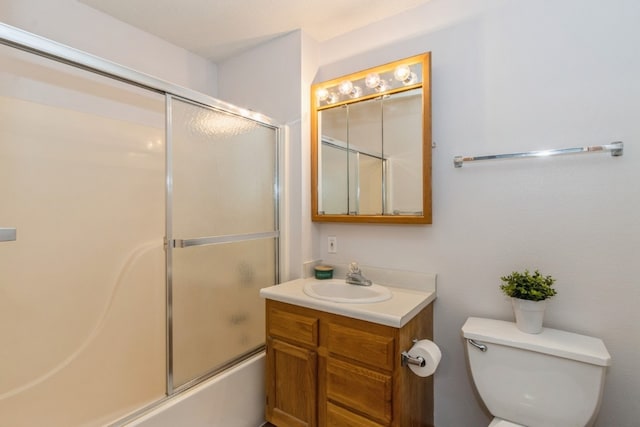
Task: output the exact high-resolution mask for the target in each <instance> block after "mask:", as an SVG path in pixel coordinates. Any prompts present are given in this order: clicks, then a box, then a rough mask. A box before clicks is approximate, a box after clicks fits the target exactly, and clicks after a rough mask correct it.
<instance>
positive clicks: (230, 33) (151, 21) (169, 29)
mask: <svg viewBox="0 0 640 427" xmlns="http://www.w3.org/2000/svg"><path fill="white" fill-rule="evenodd" d="M79 1H80V2H81V3H84V4H86V5H88V6H91V7H93V8H95V9H98V10H100V11H102V12H104V13H106V14H108V15H111V16H113V17H115V18H117V19H119V20H121V21H124V22H126V23H128V24H130V25H132V26H134V27H137V28H140V29H142V30H144V31H146V32H148V33H151V34H154V35H156V36H158V37H160V38H162V39H164V40H166V41H169V42H171V43H173V44H175V45H177V46H180V47H183V48H185V49H187V50H189V51H191V52H193V53H196V54H198V55H200V56H202V57H205V58H208V59H211V60H213V61H215V62H220V61H223V60H224V59H226V58H229V57H232V56H234V55H236V54H238V53H240V52H243V51H245V50H248V49H251V48H252V47H255V46H257V45H259V44H262V43H264V42H266V41H268V40H271V39H274V38H276V37H279V36H281V35H283V34H286V33H288V32H290V31H294V30H298V29H302V30H303V31H305V32H306V33H307V34H309V35H310V36H311V37H313V38H314V39H315V40H317V41H319V42H322V41H325V40H329V39H331V38H333V37H336V36H339V35H341V34H344V33H347V32H350V31H352V30H355V29H357V28H360V27H364V26H366V25H368V24H371V23H373V22H377V21H380V20H382V19H384V18H387V17H390V16H393V15H396V14H399V13H401V12H405V11H407V10H409V9H412V8H414V7H417V6H419V5H421V4H423V3H426V2H428V1H429V0H79Z"/></svg>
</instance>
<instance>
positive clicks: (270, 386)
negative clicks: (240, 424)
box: [266, 337, 317, 427]
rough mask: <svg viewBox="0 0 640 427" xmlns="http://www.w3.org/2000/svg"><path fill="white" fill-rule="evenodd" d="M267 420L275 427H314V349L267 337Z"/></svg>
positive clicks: (315, 367)
mask: <svg viewBox="0 0 640 427" xmlns="http://www.w3.org/2000/svg"><path fill="white" fill-rule="evenodd" d="M266 374H267V375H266V378H267V379H266V381H267V384H266V388H267V408H266V415H267V421H269V422H271V423H273V424H275V425H277V426H278V427H316V418H317V417H316V398H317V392H316V390H317V384H316V382H317V380H316V378H317V355H316V352H315V351H312V350H308V349H305V348H301V347H296V346H294V345H291V344H287V343H285V342H283V341H280V340H278V339H275V338H271V337H270V338H268V340H267V372H266Z"/></svg>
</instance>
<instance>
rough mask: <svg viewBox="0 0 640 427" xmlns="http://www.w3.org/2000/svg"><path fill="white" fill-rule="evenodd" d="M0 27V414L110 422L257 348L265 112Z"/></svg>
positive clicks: (268, 179)
mask: <svg viewBox="0 0 640 427" xmlns="http://www.w3.org/2000/svg"><path fill="white" fill-rule="evenodd" d="M0 37H1V38H2V43H3V45H0V197H1V200H2V202H1V203H0V337H1V339H2V345H1V346H0V426H11V427H21V426H35V425H46V426H49V427H56V426H64V427H69V426H98V425H105V424H109V423H112V422H114V421H115V420H118V419H122V418H123V417H126V416H127V415H129V414H135V413H137V412H138V411H139V410H141V409H144V408H149V407H151V406H153V405H154V404H156V403H158V402H161V401H163V400H165V399H167V398H168V396H171V395H174V394H177V393H179V392H181V391H183V390H186V389H188V388H189V387H191V386H192V385H194V384H197V383H199V382H201V381H202V380H203V379H206V378H208V377H210V376H212V375H214V374H215V373H217V372H219V371H221V370H223V369H225V368H227V367H229V366H232V365H233V364H234V363H236V362H237V361H239V360H242V359H243V358H246V357H249V356H251V355H253V354H255V353H256V352H259V351H261V350H262V348H263V344H264V312H263V310H264V308H263V301H262V300H261V299H260V297H259V292H258V291H259V289H260V288H262V287H265V286H271V285H273V284H275V283H277V282H278V265H279V259H278V252H279V243H278V242H279V231H278V188H279V185H278V157H279V154H278V147H279V139H280V138H281V135H282V132H281V131H280V129H279V127H278V126H277V125H276V124H275V123H273V122H272V121H271V120H270V119H268V118H266V117H264V116H259V115H257V116H249V114H248V113H244V112H242V111H241V110H240V109H238V108H236V107H233V106H231V105H228V104H224V103H222V102H220V101H217V100H214V99H212V98H209V97H206V96H204V95H202V94H199V93H196V92H192V91H189V90H187V89H184V88H180V87H177V86H173V85H171V84H169V83H166V82H163V81H160V80H156V79H154V78H152V77H149V76H146V75H143V74H139V73H136V72H134V71H132V70H128V69H125V68H123V67H119V66H117V65H115V64H112V63H109V62H108V61H104V60H101V59H99V58H95V57H92V56H90V55H87V54H83V53H80V52H78V51H75V50H73V49H70V48H66V47H64V46H62V45H58V44H56V43H54V42H50V41H47V40H44V39H40V38H38V37H35V36H32V35H30V34H29V33H24V32H22V31H19V30H16V29H13V28H11V27H8V26H4V25H2V26H0ZM16 47H18V49H16Z"/></svg>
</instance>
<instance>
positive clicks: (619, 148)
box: [453, 141, 624, 168]
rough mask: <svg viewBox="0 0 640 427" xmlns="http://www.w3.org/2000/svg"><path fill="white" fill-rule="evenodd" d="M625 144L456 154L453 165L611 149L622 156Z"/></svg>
mask: <svg viewBox="0 0 640 427" xmlns="http://www.w3.org/2000/svg"><path fill="white" fill-rule="evenodd" d="M623 148H624V144H623V143H622V141H615V142H612V143H610V144H605V145H596V146H593V147H576V148H560V149H556V150H541V151H526V152H524V153H511V154H493V155H489V156H456V157H454V158H453V165H454V166H455V167H457V168H461V167H462V164H463V163H464V162H475V161H478V160H496V159H516V158H521V157H548V156H558V155H562V154H579V153H595V152H607V151H610V152H611V155H612V156H616V157H617V156H622V152H623Z"/></svg>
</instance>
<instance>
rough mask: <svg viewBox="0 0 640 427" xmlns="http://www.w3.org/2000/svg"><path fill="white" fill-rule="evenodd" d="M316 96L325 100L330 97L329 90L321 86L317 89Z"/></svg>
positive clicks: (320, 99)
mask: <svg viewBox="0 0 640 427" xmlns="http://www.w3.org/2000/svg"><path fill="white" fill-rule="evenodd" d="M316 97H317V98H318V100H319V101H324V100H326V99H327V98H328V97H329V91H328V90H327V89H325V88H320V89H318V90H317V91H316Z"/></svg>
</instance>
